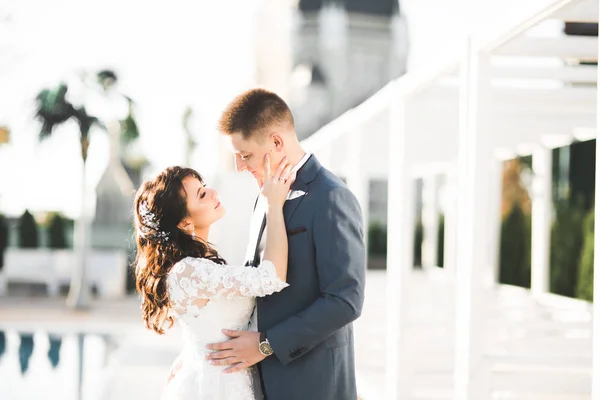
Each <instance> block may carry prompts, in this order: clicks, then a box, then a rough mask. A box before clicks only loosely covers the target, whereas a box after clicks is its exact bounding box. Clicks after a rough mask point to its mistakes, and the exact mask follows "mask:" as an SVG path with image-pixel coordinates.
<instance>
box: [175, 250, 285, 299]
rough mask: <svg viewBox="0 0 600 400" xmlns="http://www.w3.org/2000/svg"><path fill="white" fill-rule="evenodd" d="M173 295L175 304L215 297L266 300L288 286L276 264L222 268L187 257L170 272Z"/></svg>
mask: <svg viewBox="0 0 600 400" xmlns="http://www.w3.org/2000/svg"><path fill="white" fill-rule="evenodd" d="M168 284H169V293H170V295H171V300H172V301H174V302H175V303H186V302H189V301H194V300H196V299H210V298H215V297H222V298H227V299H231V298H236V297H262V296H267V295H270V294H272V293H275V292H279V291H281V290H283V289H284V288H285V287H287V286H288V284H287V283H285V282H283V281H282V280H281V279H279V278H278V277H277V272H276V270H275V265H273V263H272V262H270V261H266V260H265V261H263V262H262V263H261V264H260V265H259V266H258V267H257V268H252V267H244V266H241V265H240V266H233V265H220V264H216V263H214V262H212V261H210V260H207V259H205V258H192V257H187V258H185V259H183V260H181V261H179V262H178V263H177V264H175V265H174V266H173V270H172V271H171V272H170V273H169V280H168Z"/></svg>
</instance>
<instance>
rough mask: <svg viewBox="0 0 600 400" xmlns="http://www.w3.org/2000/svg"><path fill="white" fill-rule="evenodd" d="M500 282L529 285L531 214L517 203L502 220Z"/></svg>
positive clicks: (526, 286)
mask: <svg viewBox="0 0 600 400" xmlns="http://www.w3.org/2000/svg"><path fill="white" fill-rule="evenodd" d="M500 283H504V284H508V285H515V286H521V287H525V288H528V287H530V286H531V216H530V215H526V214H525V213H524V212H523V210H522V209H521V207H519V206H518V205H517V204H514V205H513V207H512V210H511V211H510V213H508V214H507V215H506V217H505V218H504V220H503V221H502V228H501V233H500Z"/></svg>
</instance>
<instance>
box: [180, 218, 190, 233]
mask: <svg viewBox="0 0 600 400" xmlns="http://www.w3.org/2000/svg"><path fill="white" fill-rule="evenodd" d="M192 227H193V225H192V221H190V219H189V218H184V219H182V220H181V222H180V223H179V224H177V228H179V229H181V230H182V231H184V232H189V231H191V230H192V229H193V228H192Z"/></svg>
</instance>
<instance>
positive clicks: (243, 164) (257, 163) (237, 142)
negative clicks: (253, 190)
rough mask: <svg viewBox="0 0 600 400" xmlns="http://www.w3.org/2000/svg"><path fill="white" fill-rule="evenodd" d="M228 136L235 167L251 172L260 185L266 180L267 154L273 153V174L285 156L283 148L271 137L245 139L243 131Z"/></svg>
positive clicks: (238, 169)
mask: <svg viewBox="0 0 600 400" xmlns="http://www.w3.org/2000/svg"><path fill="white" fill-rule="evenodd" d="M228 138H229V140H230V142H231V149H232V151H233V154H234V157H235V169H236V170H237V171H238V172H241V171H248V172H250V173H251V174H252V176H254V178H255V179H256V181H257V182H258V184H259V185H262V183H263V180H264V174H265V171H264V168H265V155H266V154H267V153H268V154H270V155H271V174H273V173H274V172H275V171H276V170H277V167H278V166H279V163H280V162H281V159H282V158H283V156H284V154H283V152H282V151H281V148H280V147H278V146H277V145H276V142H275V141H274V140H271V138H270V137H267V138H258V139H255V138H249V139H244V137H243V136H242V134H241V133H234V134H232V135H229V136H228ZM261 139H262V140H261Z"/></svg>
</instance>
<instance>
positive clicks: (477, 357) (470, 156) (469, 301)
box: [454, 37, 492, 400]
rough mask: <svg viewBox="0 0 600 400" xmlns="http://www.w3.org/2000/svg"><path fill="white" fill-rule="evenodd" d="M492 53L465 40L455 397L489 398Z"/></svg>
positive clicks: (462, 87) (461, 100)
mask: <svg viewBox="0 0 600 400" xmlns="http://www.w3.org/2000/svg"><path fill="white" fill-rule="evenodd" d="M489 65H490V62H489V56H488V55H481V54H480V52H478V51H476V50H475V48H474V45H473V39H472V37H469V38H468V39H467V40H466V46H465V55H464V59H463V62H462V65H461V75H462V77H461V86H460V103H459V110H460V129H459V156H458V188H459V190H458V196H459V198H460V201H459V202H458V217H459V221H460V224H459V225H458V230H457V231H458V246H457V265H456V268H457V271H456V272H457V275H456V336H455V348H454V350H455V371H454V372H455V373H454V399H455V400H473V399H484V398H487V393H486V386H487V385H486V384H485V382H484V381H485V376H486V374H485V371H484V370H483V369H484V365H483V348H482V345H483V334H484V331H483V330H484V320H483V316H482V309H483V302H484V290H483V289H484V287H483V279H482V276H483V274H482V273H483V271H484V270H485V265H486V262H487V257H488V255H487V254H486V253H487V246H486V245H487V239H486V234H487V233H488V229H489V227H488V226H487V224H486V211H487V204H486V203H487V201H488V195H489V193H488V186H487V183H488V180H489V162H490V159H491V157H492V154H491V151H490V149H489V147H490V146H489V145H490V141H491V138H490V137H489V131H487V130H486V129H485V126H483V125H482V122H485V121H486V116H485V109H486V107H485V102H486V101H485V100H486V99H487V95H488V94H489V78H488V76H489V75H488V74H489Z"/></svg>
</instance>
